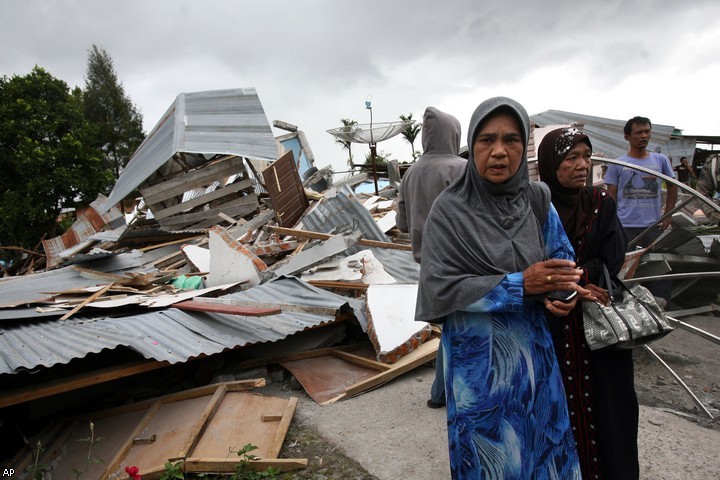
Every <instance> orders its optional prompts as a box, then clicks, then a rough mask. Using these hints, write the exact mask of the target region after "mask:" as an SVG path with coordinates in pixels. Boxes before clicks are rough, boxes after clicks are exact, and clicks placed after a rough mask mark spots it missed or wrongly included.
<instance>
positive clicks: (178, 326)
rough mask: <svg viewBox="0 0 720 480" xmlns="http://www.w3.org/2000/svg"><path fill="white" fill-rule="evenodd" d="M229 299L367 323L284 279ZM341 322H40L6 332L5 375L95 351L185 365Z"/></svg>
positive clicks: (159, 314)
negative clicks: (337, 312)
mask: <svg viewBox="0 0 720 480" xmlns="http://www.w3.org/2000/svg"><path fill="white" fill-rule="evenodd" d="M222 298H226V299H238V300H242V299H245V300H252V301H255V302H264V303H276V304H282V303H287V304H295V305H306V306H316V307H329V308H336V309H339V308H350V309H351V310H352V311H353V312H354V313H355V315H356V317H358V320H359V321H360V322H361V323H362V324H367V321H366V320H365V316H364V313H363V302H362V301H361V300H356V299H351V298H347V297H343V296H340V295H336V294H334V293H332V292H329V291H326V290H322V289H319V288H316V287H313V286H312V285H309V284H307V283H305V282H303V281H302V280H300V279H297V278H294V277H285V278H280V279H277V280H274V281H271V282H267V283H265V284H263V285H259V286H257V287H254V288H252V289H249V290H247V291H244V292H238V293H234V294H230V295H226V296H224V297H222ZM334 319H335V317H330V316H323V315H316V314H311V313H298V312H289V313H281V314H279V315H272V316H267V317H243V316H237V315H224V314H216V313H201V312H185V311H182V310H178V309H174V308H168V309H166V310H162V311H153V312H148V313H141V314H135V315H128V316H122V317H103V318H97V319H88V318H85V319H82V318H79V317H78V318H71V319H68V320H65V321H62V322H59V321H33V322H29V323H28V322H25V323H22V324H20V325H13V326H5V325H3V326H2V327H0V374H14V373H17V372H19V371H22V370H26V369H33V368H36V367H41V366H42V367H51V366H53V365H57V364H66V363H68V362H69V361H70V360H72V359H74V358H83V357H85V356H87V355H88V354H91V353H98V352H101V351H102V350H106V349H108V350H112V349H115V348H118V347H126V348H129V349H131V350H133V351H135V352H137V353H139V354H140V355H142V356H143V357H144V358H146V359H154V360H157V361H167V362H169V363H178V362H184V361H187V360H188V359H191V358H195V357H198V356H200V355H212V354H214V353H219V352H222V351H224V350H227V349H232V348H236V347H240V346H244V345H249V344H256V343H262V342H274V341H277V340H281V339H283V338H286V337H287V336H289V335H292V334H294V333H297V332H300V331H303V330H306V329H308V328H313V327H317V326H319V325H323V324H326V323H328V322H331V321H333V320H334Z"/></svg>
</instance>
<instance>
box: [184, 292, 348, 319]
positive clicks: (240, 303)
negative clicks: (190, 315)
mask: <svg viewBox="0 0 720 480" xmlns="http://www.w3.org/2000/svg"><path fill="white" fill-rule="evenodd" d="M193 300H194V301H195V303H209V304H218V305H232V306H236V307H248V308H258V309H262V308H267V309H277V310H280V311H282V312H295V313H312V314H315V315H322V316H325V317H334V316H335V315H336V314H337V312H338V310H340V308H339V307H338V308H332V307H317V306H314V305H298V304H287V303H264V302H253V301H251V300H236V299H231V298H210V297H197V298H195V299H193ZM278 313H280V312H278Z"/></svg>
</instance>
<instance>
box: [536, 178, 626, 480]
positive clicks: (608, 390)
mask: <svg viewBox="0 0 720 480" xmlns="http://www.w3.org/2000/svg"><path fill="white" fill-rule="evenodd" d="M584 193H585V194H586V195H590V196H591V197H592V199H593V203H592V204H593V209H592V210H591V213H590V215H588V216H587V217H586V218H585V229H584V230H583V232H582V233H581V234H579V235H578V236H576V237H574V236H573V235H572V234H571V233H570V232H568V237H569V238H570V241H571V243H572V245H573V248H574V249H575V253H576V255H577V263H578V265H579V266H580V267H581V268H583V270H584V275H583V278H582V279H581V281H580V284H581V285H585V284H586V283H588V282H590V283H594V284H598V282H599V279H600V276H601V275H602V262H605V263H606V265H607V266H608V269H609V270H610V271H611V273H612V274H617V272H618V271H619V270H620V267H621V266H622V263H623V259H624V253H625V244H626V242H625V237H624V234H623V231H622V227H621V225H620V222H619V221H618V219H617V216H616V214H615V209H616V206H615V201H614V200H613V199H612V198H611V197H610V195H608V194H607V192H606V191H605V190H603V189H601V188H595V187H588V188H586V192H584ZM573 237H574V238H573ZM549 323H550V330H551V332H552V336H553V342H554V344H555V351H556V354H557V357H558V363H559V364H560V369H561V371H562V373H563V382H564V385H565V393H566V395H567V399H568V410H569V412H570V419H571V423H572V428H573V434H574V437H575V441H576V443H577V451H578V454H579V456H580V462H581V463H580V466H581V470H582V475H583V479H601V478H602V479H606V480H608V479H609V480H624V479H633V480H637V479H638V477H639V475H640V467H639V464H638V449H637V432H638V415H639V408H638V403H637V396H636V394H635V386H634V379H633V360H632V350H624V351H604V352H603V351H598V352H591V351H590V349H589V348H588V347H587V345H586V344H585V336H584V333H583V322H582V307H581V305H580V302H578V305H577V306H576V307H575V309H574V310H573V311H572V312H571V313H570V315H568V316H567V317H564V318H552V319H551V320H550V322H549Z"/></svg>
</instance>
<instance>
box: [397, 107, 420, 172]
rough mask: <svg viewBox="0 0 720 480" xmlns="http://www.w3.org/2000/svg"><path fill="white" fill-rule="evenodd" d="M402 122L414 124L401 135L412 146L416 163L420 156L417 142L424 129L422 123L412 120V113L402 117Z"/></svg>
mask: <svg viewBox="0 0 720 480" xmlns="http://www.w3.org/2000/svg"><path fill="white" fill-rule="evenodd" d="M400 120H402V121H403V122H407V121H412V122H413V123H412V124H411V125H410V126H409V127H408V128H407V129H405V130H404V131H403V132H401V135H402V136H403V137H405V140H407V142H408V143H409V144H410V148H411V149H412V159H413V162H415V160H417V157H418V155H420V152H417V151H415V140H416V139H417V136H418V135H419V134H420V130H421V129H422V123H420V122H416V121H414V120H413V118H412V113H408V114H407V116H406V115H400Z"/></svg>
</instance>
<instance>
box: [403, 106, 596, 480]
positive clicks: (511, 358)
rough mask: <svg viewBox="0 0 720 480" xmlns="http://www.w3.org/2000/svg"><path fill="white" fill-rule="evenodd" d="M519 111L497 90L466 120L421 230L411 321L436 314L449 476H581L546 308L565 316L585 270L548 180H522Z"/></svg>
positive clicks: (523, 120)
mask: <svg viewBox="0 0 720 480" xmlns="http://www.w3.org/2000/svg"><path fill="white" fill-rule="evenodd" d="M529 132H530V125H529V119H528V116H527V113H526V112H525V109H524V108H523V107H522V106H521V105H520V104H518V103H517V102H515V101H514V100H511V99H508V98H503V97H497V98H491V99H489V100H487V101H485V102H483V103H481V104H480V105H479V106H478V108H477V109H476V110H475V113H473V116H472V118H471V121H470V126H469V128H468V149H469V154H470V155H469V161H468V165H467V168H466V169H465V172H464V173H463V174H462V175H461V176H460V177H459V178H458V179H457V180H456V181H455V182H453V183H452V184H451V185H450V186H448V188H447V189H446V190H444V191H443V193H441V194H440V196H439V197H438V198H437V200H435V203H434V204H433V207H432V209H431V211H430V215H429V216H428V219H427V222H426V224H425V231H424V234H423V260H422V264H421V267H420V284H419V290H418V301H417V308H416V319H418V320H422V321H431V322H438V323H443V333H442V345H443V351H444V355H443V359H444V362H445V389H446V396H447V416H448V439H449V450H450V467H451V473H452V477H453V478H454V479H479V478H483V479H485V478H487V479H526V478H528V479H529V478H533V479H538V480H543V479H556V478H557V479H563V480H567V479H579V478H580V468H579V464H578V458H577V454H576V451H575V445H574V440H573V437H572V432H571V430H570V420H569V418H568V410H567V404H566V401H565V394H564V391H563V386H562V378H561V376H560V370H559V368H558V365H557V360H556V357H555V351H554V349H553V344H552V339H551V336H550V331H549V330H548V326H547V318H546V314H545V312H546V311H549V312H551V313H553V314H555V315H558V316H564V315H567V314H568V313H569V312H570V311H571V310H572V308H573V307H574V306H575V302H576V299H571V300H569V301H568V303H563V302H561V301H550V300H548V299H547V298H546V295H547V294H548V293H549V292H551V291H553V290H558V289H562V290H575V291H577V292H579V293H580V294H581V295H582V296H584V297H588V298H594V297H593V296H592V294H591V292H590V291H588V290H585V289H583V288H580V287H579V286H578V285H577V282H578V281H579V280H580V273H581V270H579V269H576V268H575V262H574V261H573V257H574V252H573V250H572V247H571V246H570V244H569V242H568V240H567V237H566V235H565V232H564V230H563V226H562V223H561V222H560V219H559V217H558V215H557V213H556V212H555V209H554V208H553V207H552V205H551V204H550V198H549V192H548V190H547V187H545V186H544V185H543V184H541V183H539V182H529V180H528V168H527V158H526V155H527V144H528V137H529Z"/></svg>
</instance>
